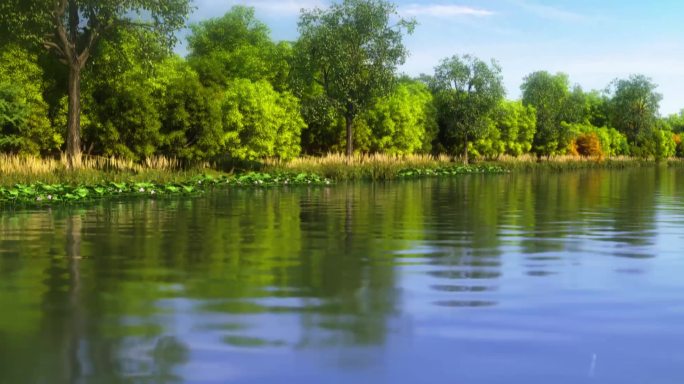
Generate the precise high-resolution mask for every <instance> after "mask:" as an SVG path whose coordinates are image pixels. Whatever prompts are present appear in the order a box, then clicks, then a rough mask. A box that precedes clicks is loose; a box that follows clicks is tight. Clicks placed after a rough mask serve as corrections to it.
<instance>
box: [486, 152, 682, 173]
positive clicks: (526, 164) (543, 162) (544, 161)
mask: <svg viewBox="0 0 684 384" xmlns="http://www.w3.org/2000/svg"><path fill="white" fill-rule="evenodd" d="M678 162H681V161H680V160H677V159H669V160H667V161H666V162H662V164H665V163H667V164H676V163H678ZM492 163H493V164H497V165H499V166H501V167H503V168H506V169H508V170H511V171H533V170H551V171H565V170H575V169H592V168H596V169H598V168H602V169H621V168H628V167H642V166H653V165H656V164H658V163H659V162H657V161H655V160H648V159H643V158H639V157H630V156H614V157H610V158H601V157H581V156H572V155H562V156H551V157H549V158H546V157H542V158H537V157H536V156H534V155H531V154H525V155H521V156H518V157H514V156H501V157H500V158H498V159H497V160H495V161H493V162H492Z"/></svg>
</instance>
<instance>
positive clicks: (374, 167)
mask: <svg viewBox="0 0 684 384" xmlns="http://www.w3.org/2000/svg"><path fill="white" fill-rule="evenodd" d="M265 169H266V170H267V171H273V172H294V173H301V172H303V173H313V174H317V175H321V176H323V177H326V178H329V179H332V180H336V181H351V180H393V179H397V178H406V177H416V176H450V175H459V174H470V173H501V172H504V171H505V170H504V169H503V168H502V167H501V166H500V165H498V164H486V163H481V164H470V165H467V166H465V165H462V164H461V163H458V162H454V160H453V158H451V157H449V156H437V157H434V156H428V155H408V156H393V155H384V154H373V155H355V156H353V157H351V158H347V157H346V156H344V155H340V154H331V155H327V156H323V157H312V156H307V157H300V158H297V159H294V160H291V161H288V162H282V161H277V160H269V161H266V163H265Z"/></svg>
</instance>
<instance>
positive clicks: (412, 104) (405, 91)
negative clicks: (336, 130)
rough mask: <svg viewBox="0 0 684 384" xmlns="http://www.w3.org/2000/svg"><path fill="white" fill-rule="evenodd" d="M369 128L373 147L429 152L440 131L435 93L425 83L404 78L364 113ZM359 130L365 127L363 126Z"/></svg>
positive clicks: (363, 123)
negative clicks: (433, 98) (434, 99)
mask: <svg viewBox="0 0 684 384" xmlns="http://www.w3.org/2000/svg"><path fill="white" fill-rule="evenodd" d="M359 120H361V122H360V125H361V126H365V127H367V128H368V131H369V136H370V143H369V144H370V146H369V150H370V151H371V152H381V153H387V154H393V155H394V154H398V155H405V154H411V153H429V152H430V150H431V145H432V140H433V139H434V138H435V135H436V133H437V111H436V109H435V106H434V104H433V100H432V93H431V92H430V90H429V89H428V88H427V86H426V85H425V84H423V83H419V82H415V81H404V82H402V83H400V84H399V86H398V87H397V88H396V89H395V90H394V91H393V92H392V93H391V94H390V95H388V96H387V97H384V98H381V99H379V100H378V101H376V103H375V105H373V107H372V108H371V109H370V110H369V111H368V112H366V113H365V114H364V115H362V116H361V117H360V119H359ZM359 131H363V128H362V127H359Z"/></svg>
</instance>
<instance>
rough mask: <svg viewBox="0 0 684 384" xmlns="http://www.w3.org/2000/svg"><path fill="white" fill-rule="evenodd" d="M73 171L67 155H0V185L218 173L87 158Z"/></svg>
mask: <svg viewBox="0 0 684 384" xmlns="http://www.w3.org/2000/svg"><path fill="white" fill-rule="evenodd" d="M76 164H77V165H76V167H75V168H74V169H73V170H70V169H69V168H68V162H67V157H66V155H61V156H60V157H59V158H40V157H33V156H17V155H8V154H0V185H13V184H17V183H19V184H30V183H35V182H41V183H46V184H54V183H66V184H92V183H98V182H102V181H103V180H106V181H131V180H133V181H150V180H155V181H158V182H174V181H179V180H184V179H188V178H191V177H193V176H195V175H198V174H203V173H214V172H213V171H212V170H211V168H210V167H209V166H208V165H207V164H200V165H196V166H193V167H192V168H184V167H183V166H182V164H181V162H180V161H179V160H177V159H174V158H165V157H153V158H148V159H146V160H144V161H142V162H140V163H138V162H135V161H132V160H127V159H119V158H114V157H111V158H110V157H100V156H83V157H82V158H81V159H80V161H77V162H76Z"/></svg>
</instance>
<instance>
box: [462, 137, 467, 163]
mask: <svg viewBox="0 0 684 384" xmlns="http://www.w3.org/2000/svg"><path fill="white" fill-rule="evenodd" d="M463 164H464V165H468V134H467V133H466V135H465V140H464V142H463Z"/></svg>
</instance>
